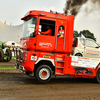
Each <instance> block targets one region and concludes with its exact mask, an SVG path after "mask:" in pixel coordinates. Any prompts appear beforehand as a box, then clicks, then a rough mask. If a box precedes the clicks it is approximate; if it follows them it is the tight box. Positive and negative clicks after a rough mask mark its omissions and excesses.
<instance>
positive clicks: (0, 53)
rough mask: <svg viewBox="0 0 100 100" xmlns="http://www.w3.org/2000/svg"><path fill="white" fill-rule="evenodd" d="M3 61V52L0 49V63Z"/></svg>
mask: <svg viewBox="0 0 100 100" xmlns="http://www.w3.org/2000/svg"><path fill="white" fill-rule="evenodd" d="M3 60H4V52H3V50H2V49H0V62H1V61H3Z"/></svg>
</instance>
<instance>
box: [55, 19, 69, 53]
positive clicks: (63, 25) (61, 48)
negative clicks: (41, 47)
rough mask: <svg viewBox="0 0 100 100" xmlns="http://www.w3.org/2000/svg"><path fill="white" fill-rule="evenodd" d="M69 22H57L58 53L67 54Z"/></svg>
mask: <svg viewBox="0 0 100 100" xmlns="http://www.w3.org/2000/svg"><path fill="white" fill-rule="evenodd" d="M66 32H67V21H62V20H57V23H56V33H57V34H56V44H55V51H56V52H65V45H66V43H65V42H66Z"/></svg>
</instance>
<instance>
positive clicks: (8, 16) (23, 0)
mask: <svg viewBox="0 0 100 100" xmlns="http://www.w3.org/2000/svg"><path fill="white" fill-rule="evenodd" d="M90 1H91V0H90ZM65 2H66V0H0V20H1V22H3V23H4V22H5V21H6V22H7V24H8V25H10V22H12V25H20V24H22V23H23V21H21V18H22V17H23V16H24V15H25V14H26V13H27V12H28V11H30V10H44V11H50V10H54V11H58V12H61V13H63V8H64V7H65ZM86 6H87V7H88V8H89V9H90V10H89V11H91V12H88V14H87V12H85V11H84V8H85V7H86ZM91 8H93V9H91ZM98 9H99V8H98V7H96V5H94V6H91V5H90V3H89V2H87V3H86V4H85V5H84V6H82V8H81V10H80V12H79V13H78V15H77V16H76V18H75V22H74V30H77V31H78V32H80V31H82V30H90V32H92V33H94V35H95V37H96V38H97V42H98V43H100V39H99V37H100V35H99V34H100V32H99V29H100V13H98V11H99V10H98Z"/></svg>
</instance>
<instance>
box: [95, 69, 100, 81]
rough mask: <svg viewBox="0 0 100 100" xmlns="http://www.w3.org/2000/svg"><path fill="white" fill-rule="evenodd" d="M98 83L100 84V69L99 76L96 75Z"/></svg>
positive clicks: (99, 70)
mask: <svg viewBox="0 0 100 100" xmlns="http://www.w3.org/2000/svg"><path fill="white" fill-rule="evenodd" d="M95 79H96V81H97V82H98V83H100V69H98V71H97V75H96V78H95Z"/></svg>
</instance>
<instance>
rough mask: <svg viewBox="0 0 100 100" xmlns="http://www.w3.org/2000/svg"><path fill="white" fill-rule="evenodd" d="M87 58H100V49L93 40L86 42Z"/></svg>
mask: <svg viewBox="0 0 100 100" xmlns="http://www.w3.org/2000/svg"><path fill="white" fill-rule="evenodd" d="M85 57H90V58H99V57H100V48H99V46H98V44H96V43H95V42H94V41H93V40H90V39H86V40H85Z"/></svg>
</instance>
